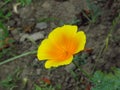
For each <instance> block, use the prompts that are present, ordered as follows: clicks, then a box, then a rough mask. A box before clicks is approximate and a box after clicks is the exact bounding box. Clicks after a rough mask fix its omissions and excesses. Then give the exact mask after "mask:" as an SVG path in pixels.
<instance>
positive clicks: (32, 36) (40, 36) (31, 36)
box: [20, 32, 44, 42]
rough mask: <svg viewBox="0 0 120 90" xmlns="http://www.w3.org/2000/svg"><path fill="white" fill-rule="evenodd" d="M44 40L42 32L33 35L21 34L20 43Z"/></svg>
mask: <svg viewBox="0 0 120 90" xmlns="http://www.w3.org/2000/svg"><path fill="white" fill-rule="evenodd" d="M43 38H44V32H37V33H33V34H31V35H30V34H23V35H22V36H21V38H20V42H24V41H25V40H26V39H28V40H34V41H37V40H40V39H43Z"/></svg>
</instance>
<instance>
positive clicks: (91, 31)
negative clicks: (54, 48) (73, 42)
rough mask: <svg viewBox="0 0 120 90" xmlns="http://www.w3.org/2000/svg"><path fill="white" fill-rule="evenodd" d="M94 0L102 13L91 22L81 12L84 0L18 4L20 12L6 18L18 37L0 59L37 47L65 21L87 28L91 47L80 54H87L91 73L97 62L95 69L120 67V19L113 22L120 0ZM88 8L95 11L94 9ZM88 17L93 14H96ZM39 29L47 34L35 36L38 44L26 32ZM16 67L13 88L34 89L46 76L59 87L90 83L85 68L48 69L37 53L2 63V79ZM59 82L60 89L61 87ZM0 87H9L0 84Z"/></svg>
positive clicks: (72, 89)
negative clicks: (84, 73)
mask: <svg viewBox="0 0 120 90" xmlns="http://www.w3.org/2000/svg"><path fill="white" fill-rule="evenodd" d="M92 3H94V4H95V5H96V6H97V7H99V8H100V14H99V15H98V17H97V18H96V19H95V22H94V23H89V20H88V19H87V18H86V17H84V16H82V15H81V13H82V11H83V10H84V7H85V6H84V5H83V2H82V1H81V0H33V2H32V3H31V4H30V5H27V6H24V7H18V14H16V13H14V12H12V16H11V17H10V19H9V20H8V21H6V26H9V27H10V36H11V37H12V38H13V39H14V43H13V44H12V45H11V47H10V48H11V49H10V51H9V52H8V53H6V55H4V57H3V58H2V59H1V60H0V61H1V62H2V61H3V60H6V59H8V58H10V57H12V56H16V55H19V54H22V53H24V52H27V51H32V50H36V49H37V45H39V44H40V42H41V41H42V40H43V39H44V38H45V37H47V35H48V34H49V32H50V31H52V30H53V29H54V28H56V27H58V26H62V25H64V24H75V25H78V26H79V30H83V31H84V32H85V33H86V35H87V43H86V49H89V50H87V51H86V52H85V51H84V52H81V53H80V55H85V58H84V59H85V63H84V64H82V65H81V66H82V68H83V69H84V70H85V71H86V72H88V73H89V74H91V72H92V71H93V67H94V65H96V67H95V70H103V71H107V72H109V71H110V69H111V68H112V67H119V68H120V61H119V60H120V20H118V21H117V23H116V24H115V25H113V23H112V22H113V20H115V19H116V18H117V17H118V15H119V13H120V1H119V0H93V1H92ZM13 4H15V3H14V2H13V3H10V4H9V5H8V6H9V7H10V9H11V10H12V8H13ZM87 11H88V12H89V13H93V11H89V10H87ZM85 13H86V12H85ZM87 15H88V13H87ZM88 17H90V18H92V16H88ZM94 17H95V16H94ZM83 18H84V19H83ZM77 20H78V21H77ZM80 21H81V22H80ZM37 25H38V26H37ZM112 27H114V28H113V30H112V33H110V37H109V43H108V46H107V48H106V47H105V44H106V43H107V42H106V39H107V38H108V37H107V36H108V35H109V32H110V30H111V29H112ZM11 29H12V30H11ZM38 32H40V33H41V35H42V36H43V37H42V38H41V37H40V38H38V39H35V42H36V43H37V45H36V44H34V43H33V42H31V40H29V39H25V40H24V35H26V34H27V35H33V34H35V33H38ZM38 37H39V36H38ZM16 69H17V70H18V71H17V73H18V76H19V79H18V78H17V77H16V76H15V79H16V78H17V79H18V80H14V82H15V84H16V86H17V87H16V88H14V89H13V90H34V84H37V85H39V86H41V87H43V83H42V82H44V81H45V82H46V80H47V82H49V81H50V85H52V86H53V87H55V88H56V89H55V90H88V89H86V88H87V87H88V85H89V83H90V82H89V81H88V79H87V78H86V77H85V76H84V75H83V74H82V73H81V71H80V70H79V69H78V68H77V67H74V66H72V65H69V66H62V67H59V68H56V69H52V70H47V69H45V68H44V62H43V61H38V60H37V57H36V55H35V54H34V55H29V56H25V57H22V58H19V59H17V60H15V61H12V62H10V63H7V64H4V65H2V66H0V81H2V80H5V79H6V78H7V76H8V75H10V74H13V73H14V72H15V71H16ZM71 70H73V71H74V73H75V75H76V77H77V79H75V76H74V75H73V74H71ZM25 78H27V80H28V82H27V85H26V86H24V85H23V81H22V80H23V79H25ZM59 86H60V87H61V88H60V89H58V87H59ZM0 90H7V89H5V88H3V87H2V86H0ZM8 90H9V89H8Z"/></svg>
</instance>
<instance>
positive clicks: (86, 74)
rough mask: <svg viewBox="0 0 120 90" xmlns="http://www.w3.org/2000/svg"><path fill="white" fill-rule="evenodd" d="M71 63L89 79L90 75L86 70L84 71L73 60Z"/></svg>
mask: <svg viewBox="0 0 120 90" xmlns="http://www.w3.org/2000/svg"><path fill="white" fill-rule="evenodd" d="M73 64H74V65H75V66H76V67H77V68H78V69H79V70H80V71H81V72H82V73H83V74H84V75H85V76H86V77H87V78H88V79H89V80H90V78H91V77H90V75H89V74H88V73H87V72H85V71H84V70H83V69H82V68H81V67H80V66H79V65H78V64H76V62H75V61H73Z"/></svg>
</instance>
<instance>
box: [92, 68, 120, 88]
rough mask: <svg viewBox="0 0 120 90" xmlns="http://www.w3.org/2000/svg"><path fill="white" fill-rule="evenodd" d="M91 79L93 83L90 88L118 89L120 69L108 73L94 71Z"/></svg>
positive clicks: (119, 85) (119, 86)
mask: <svg viewBox="0 0 120 90" xmlns="http://www.w3.org/2000/svg"><path fill="white" fill-rule="evenodd" d="M91 80H92V83H93V84H94V86H93V87H92V90H120V69H114V73H108V74H107V73H103V72H101V71H96V72H95V73H94V75H93V77H92V79H91Z"/></svg>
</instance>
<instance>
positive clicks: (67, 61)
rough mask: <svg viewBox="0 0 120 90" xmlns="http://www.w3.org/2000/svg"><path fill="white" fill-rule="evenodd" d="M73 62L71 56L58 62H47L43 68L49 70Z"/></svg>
mask: <svg viewBox="0 0 120 90" xmlns="http://www.w3.org/2000/svg"><path fill="white" fill-rule="evenodd" d="M72 60H73V56H71V57H70V58H68V59H66V60H64V61H61V62H59V60H47V61H46V63H45V68H51V67H58V66H61V65H68V64H70V63H71V62H72Z"/></svg>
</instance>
